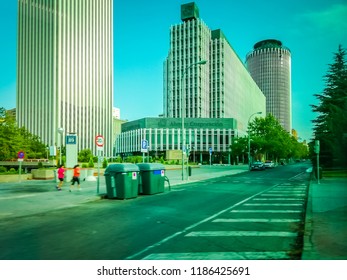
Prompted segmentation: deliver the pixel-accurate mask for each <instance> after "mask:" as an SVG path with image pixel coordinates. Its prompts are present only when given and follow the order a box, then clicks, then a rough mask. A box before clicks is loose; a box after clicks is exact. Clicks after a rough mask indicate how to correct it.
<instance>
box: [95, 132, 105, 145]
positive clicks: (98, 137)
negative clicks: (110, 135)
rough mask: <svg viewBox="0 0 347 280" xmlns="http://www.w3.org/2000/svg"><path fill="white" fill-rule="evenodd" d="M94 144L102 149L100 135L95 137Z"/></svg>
mask: <svg viewBox="0 0 347 280" xmlns="http://www.w3.org/2000/svg"><path fill="white" fill-rule="evenodd" d="M95 144H96V145H97V146H98V147H103V146H104V136H102V135H97V136H96V137H95Z"/></svg>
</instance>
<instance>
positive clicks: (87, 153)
mask: <svg viewBox="0 0 347 280" xmlns="http://www.w3.org/2000/svg"><path fill="white" fill-rule="evenodd" d="M91 158H92V160H93V158H94V156H93V153H92V151H91V150H90V149H84V150H81V151H80V152H79V153H78V161H79V162H89V160H90V159H91Z"/></svg>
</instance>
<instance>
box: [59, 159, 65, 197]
mask: <svg viewBox="0 0 347 280" xmlns="http://www.w3.org/2000/svg"><path fill="white" fill-rule="evenodd" d="M64 174H65V168H64V165H60V166H59V168H58V179H59V184H58V186H57V190H58V191H61V187H62V186H63V183H64Z"/></svg>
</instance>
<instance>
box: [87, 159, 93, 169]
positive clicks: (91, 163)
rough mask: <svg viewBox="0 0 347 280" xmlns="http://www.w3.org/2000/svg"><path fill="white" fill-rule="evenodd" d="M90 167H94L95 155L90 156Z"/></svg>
mask: <svg viewBox="0 0 347 280" xmlns="http://www.w3.org/2000/svg"><path fill="white" fill-rule="evenodd" d="M88 167H94V160H93V157H90V159H89V162H88Z"/></svg>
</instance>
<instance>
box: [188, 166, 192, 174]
mask: <svg viewBox="0 0 347 280" xmlns="http://www.w3.org/2000/svg"><path fill="white" fill-rule="evenodd" d="M188 176H192V167H191V166H188Z"/></svg>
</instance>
